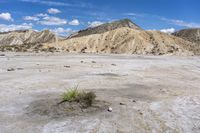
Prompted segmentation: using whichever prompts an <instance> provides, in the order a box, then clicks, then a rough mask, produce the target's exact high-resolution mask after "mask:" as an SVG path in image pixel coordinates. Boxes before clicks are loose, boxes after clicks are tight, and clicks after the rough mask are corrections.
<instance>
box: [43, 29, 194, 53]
mask: <svg viewBox="0 0 200 133" xmlns="http://www.w3.org/2000/svg"><path fill="white" fill-rule="evenodd" d="M44 45H45V47H52V46H55V43H46V44H44ZM190 45H192V43H190V42H188V41H185V40H183V39H180V38H177V37H174V36H171V35H167V34H165V33H161V32H158V31H144V30H135V29H131V28H126V27H124V28H118V29H115V30H111V31H108V32H105V33H101V34H92V35H88V36H83V37H76V38H71V39H67V40H62V41H59V42H58V43H57V46H56V48H57V49H60V50H63V51H67V52H82V53H85V52H86V53H115V54H149V55H164V54H172V55H192V54H193V52H191V51H189V50H188V49H187V48H188V47H189V46H190Z"/></svg>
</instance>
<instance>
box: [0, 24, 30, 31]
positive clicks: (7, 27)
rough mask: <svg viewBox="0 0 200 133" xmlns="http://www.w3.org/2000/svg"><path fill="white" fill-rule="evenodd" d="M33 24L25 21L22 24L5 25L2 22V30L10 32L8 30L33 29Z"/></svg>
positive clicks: (0, 28) (0, 29) (0, 26)
mask: <svg viewBox="0 0 200 133" xmlns="http://www.w3.org/2000/svg"><path fill="white" fill-rule="evenodd" d="M32 26H33V24H32V23H29V24H27V23H23V24H21V25H15V24H12V25H5V24H0V32H8V31H15V30H25V29H32Z"/></svg>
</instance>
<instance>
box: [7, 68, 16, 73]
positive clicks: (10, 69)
mask: <svg viewBox="0 0 200 133" xmlns="http://www.w3.org/2000/svg"><path fill="white" fill-rule="evenodd" d="M7 71H9V72H10V71H15V69H14V68H8V69H7Z"/></svg>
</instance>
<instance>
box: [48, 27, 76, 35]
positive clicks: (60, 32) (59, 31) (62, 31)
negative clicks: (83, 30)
mask: <svg viewBox="0 0 200 133" xmlns="http://www.w3.org/2000/svg"><path fill="white" fill-rule="evenodd" d="M51 31H52V32H53V33H55V34H57V35H61V36H67V35H70V34H72V33H74V32H75V31H74V30H72V29H70V28H67V29H64V28H61V27H59V28H55V29H53V30H51Z"/></svg>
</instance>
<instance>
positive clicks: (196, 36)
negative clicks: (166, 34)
mask: <svg viewBox="0 0 200 133" xmlns="http://www.w3.org/2000/svg"><path fill="white" fill-rule="evenodd" d="M173 35H174V36H176V37H180V38H182V39H185V40H187V41H190V42H193V43H194V44H193V45H192V47H191V49H192V51H194V53H195V54H196V55H200V28H196V29H183V30H180V31H177V32H175V33H173Z"/></svg>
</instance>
